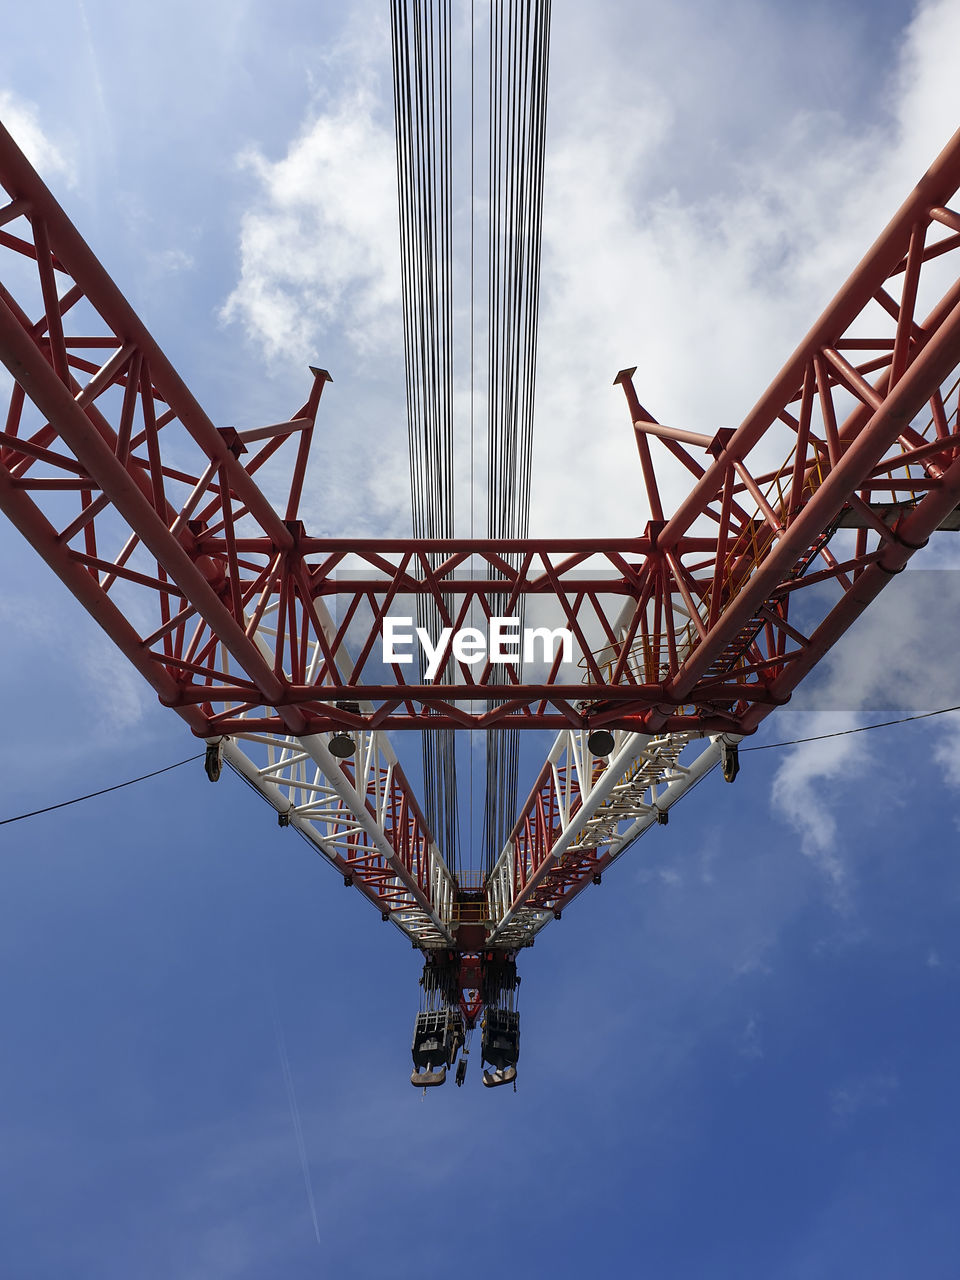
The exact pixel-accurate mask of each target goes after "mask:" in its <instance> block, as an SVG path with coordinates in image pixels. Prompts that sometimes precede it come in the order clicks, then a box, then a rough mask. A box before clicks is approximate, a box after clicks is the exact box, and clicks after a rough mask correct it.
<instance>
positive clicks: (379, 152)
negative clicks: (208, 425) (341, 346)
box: [222, 83, 400, 362]
mask: <svg viewBox="0 0 960 1280" xmlns="http://www.w3.org/2000/svg"><path fill="white" fill-rule="evenodd" d="M382 115H383V113H382V108H381V105H380V103H379V101H378V99H377V98H376V97H375V95H374V93H373V92H372V90H371V88H369V87H367V86H365V85H363V84H359V83H357V84H354V85H352V86H350V87H348V88H347V89H346V90H345V91H344V92H343V93H342V94H341V95H340V96H339V97H338V98H337V99H336V100H335V101H334V102H333V103H332V104H330V105H328V106H327V107H326V108H324V109H320V110H317V111H316V112H315V113H314V114H313V115H312V116H311V118H310V119H309V120H308V121H307V123H306V125H305V126H304V128H303V129H302V130H301V132H300V134H299V136H298V137H297V138H296V139H295V140H294V141H293V142H292V143H291V145H290V147H289V149H288V151H287V154H286V155H285V156H284V157H283V158H282V159H280V160H276V161H271V160H269V159H268V158H267V157H266V156H264V155H263V154H262V153H261V152H260V151H258V150H256V149H255V148H251V149H250V150H248V151H247V152H245V153H244V154H243V155H242V156H241V163H242V164H243V165H244V166H245V167H246V168H247V169H248V170H249V172H250V173H251V174H253V176H254V178H255V179H256V182H257V187H258V190H257V195H256V198H255V201H254V204H253V207H252V208H250V209H249V210H248V211H247V212H246V213H245V214H244V216H243V219H242V224H241V231H240V252H241V273H240V280H239V282H238V284H237V285H236V287H235V288H234V290H233V292H232V293H231V294H230V297H229V298H228V299H227V302H226V304H225V306H224V308H223V311H222V316H223V318H224V319H225V320H227V321H230V320H236V321H239V322H240V323H242V324H243V325H244V327H245V329H246V331H247V334H248V335H249V336H250V337H251V338H252V339H254V340H255V341H257V342H259V343H261V344H262V345H263V347H264V349H265V350H266V352H267V354H268V355H269V356H271V357H276V356H279V355H289V356H292V357H294V358H295V359H297V360H298V361H301V362H303V361H310V360H315V359H316V358H317V357H316V352H317V349H318V343H319V340H320V339H321V338H322V337H323V336H324V335H326V334H328V333H331V332H332V333H334V334H340V335H342V336H343V337H344V338H346V339H347V341H348V342H349V343H350V344H352V345H353V346H354V347H355V348H356V349H357V350H358V351H359V352H361V353H363V354H365V355H372V354H375V353H376V352H378V351H380V350H382V348H383V347H384V346H385V345H387V344H389V343H391V342H396V341H397V340H398V338H399V319H400V312H399V297H400V268H399V251H398V233H397V214H396V209H397V194H396V177H395V163H394V151H393V147H394V143H393V133H392V129H391V128H389V127H388V125H387V124H386V123H384V120H383V118H382Z"/></svg>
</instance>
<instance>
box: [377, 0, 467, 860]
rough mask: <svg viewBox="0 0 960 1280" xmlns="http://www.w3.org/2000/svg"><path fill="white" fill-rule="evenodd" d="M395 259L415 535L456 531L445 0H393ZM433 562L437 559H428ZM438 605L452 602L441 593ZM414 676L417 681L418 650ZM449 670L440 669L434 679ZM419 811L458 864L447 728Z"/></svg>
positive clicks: (432, 740)
mask: <svg viewBox="0 0 960 1280" xmlns="http://www.w3.org/2000/svg"><path fill="white" fill-rule="evenodd" d="M390 13H391V36H392V52H393V75H394V115H395V123H396V140H397V173H398V201H399V213H400V261H401V279H402V290H403V323H404V359H405V374H406V393H407V434H408V444H409V461H410V499H411V508H412V518H413V534H414V537H415V538H418V539H419V538H451V537H453V534H454V492H453V489H454V486H453V480H454V466H453V215H452V185H453V182H452V157H453V114H452V95H451V78H452V77H451V56H452V55H451V49H452V41H451V26H452V15H451V0H441V3H439V4H431V3H423V0H420V2H418V0H391V6H390ZM428 560H429V562H430V567H431V568H433V567H435V566H436V557H435V556H429V557H428ZM443 606H444V609H445V610H446V612H447V613H449V610H450V601H448V600H446V599H444V601H443ZM417 615H418V617H417V622H418V625H419V626H421V627H423V628H425V629H426V630H427V631H428V632H430V634H432V635H437V634H438V632H439V630H440V611H439V608H438V605H437V603H436V602H435V601H434V600H432V599H431V598H429V597H426V596H418V599H417ZM420 663H421V665H420V671H419V677H420V680H421V682H422V681H423V679H424V672H423V665H422V654H421V655H420ZM450 678H451V672H450V671H449V669H448V670H445V671H443V672H440V673H438V676H437V677H436V681H437V682H438V683H446V682H449V680H450ZM421 752H422V760H423V777H424V808H425V810H426V818H427V823H428V825H429V827H430V829H431V831H432V832H433V834H434V837H435V838H436V840H437V842H438V844H439V846H440V848H441V851H442V852H443V854H444V856H445V857H446V859H447V860H448V862H453V863H454V864H455V865H456V863H457V862H458V861H459V850H458V847H457V827H458V821H457V817H458V815H457V778H456V752H455V740H454V735H453V730H450V729H443V730H439V731H437V730H430V729H425V730H423V731H422V733H421Z"/></svg>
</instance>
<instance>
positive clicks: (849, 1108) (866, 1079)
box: [830, 1071, 900, 1124]
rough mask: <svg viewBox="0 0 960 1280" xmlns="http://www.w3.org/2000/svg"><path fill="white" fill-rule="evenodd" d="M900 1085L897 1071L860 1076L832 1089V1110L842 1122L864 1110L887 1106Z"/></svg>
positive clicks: (876, 1072)
mask: <svg viewBox="0 0 960 1280" xmlns="http://www.w3.org/2000/svg"><path fill="white" fill-rule="evenodd" d="M899 1087H900V1080H899V1079H898V1077H897V1075H896V1072H893V1071H875V1072H872V1073H871V1074H869V1075H864V1076H858V1077H856V1078H855V1079H852V1080H848V1081H846V1082H845V1083H843V1084H842V1085H838V1086H837V1087H836V1088H834V1089H831V1090H830V1110H831V1111H832V1112H833V1114H834V1116H835V1117H836V1119H837V1120H838V1121H839V1122H840V1123H841V1124H842V1123H846V1122H847V1121H850V1120H852V1119H853V1118H854V1116H857V1115H859V1114H860V1113H861V1112H862V1111H874V1110H877V1109H878V1108H881V1107H887V1106H889V1105H890V1103H891V1101H892V1100H893V1095H894V1094H895V1093H896V1091H897V1089H898V1088H899Z"/></svg>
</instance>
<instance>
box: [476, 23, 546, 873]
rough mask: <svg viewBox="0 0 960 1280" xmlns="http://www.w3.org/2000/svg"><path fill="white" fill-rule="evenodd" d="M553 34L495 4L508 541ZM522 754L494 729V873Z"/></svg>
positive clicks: (496, 259) (509, 734)
mask: <svg viewBox="0 0 960 1280" xmlns="http://www.w3.org/2000/svg"><path fill="white" fill-rule="evenodd" d="M549 36H550V0H536V2H535V3H530V2H529V0H504V2H502V3H497V2H496V0H494V2H493V3H491V7H490V81H489V113H490V151H489V183H490V200H489V209H490V222H489V230H488V263H489V265H488V293H487V311H488V344H487V345H488V355H487V366H488V401H487V448H488V453H487V537H488V538H495V539H498V540H499V539H506V538H525V537H527V536H528V534H529V529H530V478H531V461H532V453H533V403H534V390H535V381H536V350H537V324H538V313H539V300H540V257H541V227H542V209H543V164H544V143H545V137H546V104H547V78H548V69H549ZM507 558H508V559H509V560H511V561H512V567H513V568H514V569H516V568H518V567H519V559H518V558H517V557H515V556H514V557H507ZM517 612H518V613H519V622H520V628H521V632H522V628H523V608H522V604H521V605H519V606H518V609H517ZM518 668H519V663H518ZM519 756H520V740H519V731H518V730H516V729H509V730H495V731H492V732H490V733H488V734H487V739H486V800H485V806H484V836H483V851H484V870H485V871H487V872H489V871H490V870H491V869H492V868H493V865H494V863H495V862H496V859H497V858H498V857H499V854H500V851H501V850H502V848H503V847H504V844H505V843H506V840H507V837H508V835H509V833H510V830H511V828H512V827H513V824H514V821H515V818H516V807H517V777H518V772H519Z"/></svg>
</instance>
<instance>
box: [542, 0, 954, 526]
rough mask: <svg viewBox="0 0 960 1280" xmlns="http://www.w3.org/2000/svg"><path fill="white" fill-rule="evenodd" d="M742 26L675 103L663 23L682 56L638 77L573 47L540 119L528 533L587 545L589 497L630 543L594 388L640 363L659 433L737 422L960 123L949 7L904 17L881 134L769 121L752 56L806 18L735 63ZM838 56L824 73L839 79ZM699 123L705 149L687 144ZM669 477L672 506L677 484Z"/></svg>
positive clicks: (618, 476)
mask: <svg viewBox="0 0 960 1280" xmlns="http://www.w3.org/2000/svg"><path fill="white" fill-rule="evenodd" d="M678 8H682V9H683V10H684V11H685V12H687V16H688V17H691V16H692V14H693V13H695V12H698V10H697V9H696V6H695V5H693V4H687V5H684V6H678ZM743 17H744V15H743V14H740V15H739V19H738V18H737V17H736V15H734V18H733V21H732V24H731V28H730V30H729V31H728V32H726V33H718V40H719V42H720V43H719V44H718V45H716V46H715V47H713V48H712V50H711V55H712V56H711V59H710V62H709V65H707V66H706V67H704V68H703V73H704V74H703V79H702V82H701V83H700V84H699V85H698V84H696V83H692V84H689V85H686V82H684V83H685V85H686V88H688V89H689V96H685V95H684V94H679V93H676V92H674V91H673V89H674V85H673V80H674V78H675V77H676V76H677V75H678V74H679V75H680V76H681V77H682V76H683V75H684V70H683V69H684V68H685V67H686V61H687V60H686V59H685V57H684V53H683V49H682V48H681V47H680V43H679V42H680V33H679V27H680V25H681V24H680V23H679V19H678V20H677V23H676V26H677V28H678V30H677V32H675V33H674V36H675V39H676V41H677V46H676V47H673V46H672V45H671V47H670V49H669V50H668V51H664V50H662V49H661V50H659V53H660V54H661V55H664V56H659V57H657V58H656V59H654V58H653V57H650V58H647V59H646V60H645V62H644V66H643V68H642V75H640V74H631V73H632V71H633V68H631V67H628V66H627V65H626V64H625V60H626V57H627V56H628V55H627V53H626V52H625V53H624V55H623V58H624V62H623V63H621V61H620V59H619V57H618V54H617V53H616V52H612V53H611V52H607V53H606V54H605V55H604V56H603V58H602V59H601V58H600V57H599V56H596V55H595V54H593V51H592V50H591V49H590V48H589V47H588V48H587V50H586V51H585V53H584V61H585V63H586V65H585V66H584V69H583V75H582V77H581V78H580V81H579V83H580V84H581V85H582V86H583V88H582V89H581V92H580V94H579V96H577V95H568V99H569V100H567V101H565V100H563V99H561V100H560V101H559V102H557V103H556V104H554V103H552V104H551V112H552V115H551V132H550V137H549V147H548V175H547V190H546V197H545V223H544V260H545V267H544V282H543V295H544V296H543V323H542V331H541V342H540V361H539V372H538V389H539V391H538V424H539V426H538V439H537V446H536V457H535V465H534V503H535V508H534V519H533V528H534V529H535V530H537V531H539V532H551V533H552V532H556V531H557V530H558V529H563V531H565V532H574V531H576V532H580V533H596V532H597V531H598V524H599V522H600V521H599V516H600V503H601V500H602V525H603V527H604V528H605V529H606V528H610V527H611V526H614V527H615V529H616V531H617V532H622V533H628V532H636V531H638V530H639V528H640V527H642V524H643V522H644V521H645V519H646V502H645V498H644V497H643V489H642V483H641V478H640V473H639V465H638V462H637V460H636V457H635V448H634V444H633V439H632V433H631V432H630V428H629V421H628V418H627V413H626V406H625V404H624V402H623V400H622V397H621V396H620V394H619V392H614V391H613V390H612V388H611V387H610V382H611V380H612V378H613V376H614V374H615V373H616V371H617V370H618V368H621V367H624V366H627V365H633V364H636V365H637V366H638V373H637V379H636V381H637V390H638V394H639V397H640V400H641V402H642V403H644V404H645V405H646V407H647V408H648V409H650V410H651V412H653V413H654V414H655V415H656V416H658V417H661V419H662V420H663V421H665V422H667V423H668V424H670V425H675V426H687V427H692V428H693V429H695V430H699V431H703V432H706V433H707V434H711V435H712V434H713V431H714V430H715V429H716V428H717V427H718V426H721V425H736V423H737V422H739V421H740V420H741V419H742V417H743V416H744V414H745V413H746V411H747V410H748V409H749V408H750V407H751V406H752V404H753V403H754V402H755V400H756V399H757V398H758V396H759V395H760V394H761V392H762V391H763V389H764V387H765V385H766V384H767V383H768V382H769V380H770V378H771V377H772V376H773V375H774V374H775V372H776V370H777V368H778V367H779V365H780V364H782V362H783V360H784V359H785V358H786V357H787V356H788V355H789V354H790V352H791V350H792V349H793V347H794V346H795V345H796V343H797V342H798V341H799V340H800V339H801V337H802V336H803V334H804V333H805V332H806V330H807V329H808V328H809V326H810V324H811V323H812V322H813V320H814V319H815V318H816V315H817V314H818V312H819V311H820V310H821V309H822V307H823V306H824V305H825V304H826V303H827V302H828V301H829V299H830V297H831V295H832V294H833V293H834V292H835V291H836V290H837V288H838V287H839V286H840V284H841V283H842V281H843V280H844V278H845V277H846V275H847V274H848V273H849V271H850V270H851V269H852V267H853V266H854V265H855V263H856V262H857V260H858V259H859V258H860V257H861V256H862V254H863V253H864V252H865V251H866V249H867V248H868V247H869V245H870V243H871V241H872V240H873V239H874V237H875V236H876V235H877V233H878V232H879V231H880V230H881V229H882V226H883V225H884V223H885V222H886V221H887V219H888V218H889V217H891V216H892V215H893V213H894V212H895V209H896V207H897V206H898V205H899V203H900V202H901V201H902V200H903V199H904V198H905V197H906V195H907V194H908V191H909V189H910V187H911V186H912V185H913V183H915V182H916V181H917V179H918V178H919V177H920V175H921V173H922V172H923V170H924V169H925V168H926V167H927V166H928V165H929V164H930V162H931V161H932V159H933V158H934V156H935V154H936V153H937V151H938V149H939V148H940V147H941V146H942V144H943V143H944V142H945V140H946V136H947V133H948V132H949V130H948V128H947V123H948V122H949V123H951V124H952V123H954V122H955V121H956V119H957V118H958V117H960V80H958V78H957V77H956V75H955V74H953V72H952V70H951V69H950V66H949V57H948V55H947V54H946V53H945V50H948V49H950V48H953V47H955V44H956V38H957V35H958V34H960V33H958V25H960V12H958V11H957V9H956V6H954V5H950V4H947V3H943V2H942V0H941V2H940V3H936V4H931V5H928V6H925V7H924V8H923V9H922V10H921V12H920V14H919V16H918V18H917V20H916V21H915V23H914V24H913V26H912V27H911V28H910V30H909V32H908V34H907V36H906V40H905V43H904V49H905V52H904V54H903V58H902V61H901V63H900V66H899V68H898V69H896V71H895V72H894V73H892V74H891V76H890V92H889V95H888V102H889V115H888V117H887V118H886V119H884V120H880V121H877V120H876V119H872V120H870V121H869V123H868V122H865V121H864V120H862V119H854V118H845V117H843V116H842V115H840V114H839V113H838V112H837V111H836V110H823V109H820V108H819V107H817V106H816V105H814V104H815V103H816V98H815V97H814V96H813V95H808V99H807V100H806V101H794V102H793V103H792V110H790V111H785V109H784V106H783V105H782V103H780V102H778V101H777V100H776V94H777V93H778V92H779V86H775V85H774V84H772V83H767V82H766V77H765V76H764V75H763V74H762V73H761V72H760V71H759V70H758V63H759V60H760V59H759V56H758V55H759V54H760V53H762V54H764V55H766V54H767V53H768V52H770V53H771V54H772V55H773V57H774V58H775V57H776V56H777V54H778V53H779V54H780V55H782V54H783V51H784V49H786V48H789V47H791V46H792V45H793V43H794V42H795V41H798V40H799V41H801V42H802V41H803V39H804V38H809V37H811V36H812V35H815V31H814V30H813V28H814V27H815V26H816V21H817V20H816V18H815V17H813V16H811V19H810V24H806V23H803V24H797V23H796V22H795V21H794V22H792V23H790V24H788V23H787V22H786V21H785V22H784V24H783V26H782V27H780V28H779V29H776V30H774V31H771V30H769V29H768V30H767V31H765V32H764V35H765V37H766V42H767V43H766V45H765V46H764V48H763V49H761V50H758V49H757V48H756V46H752V52H751V54H750V56H749V57H748V58H746V59H745V56H744V53H743V50H742V49H737V47H736V36H737V21H738V20H739V21H742V20H743ZM808 25H809V28H810V29H809V30H808V29H807V28H808ZM768 26H769V21H768ZM798 27H799V28H800V29H799V30H798ZM671 30H672V24H670V23H668V24H667V27H666V31H667V34H666V36H665V35H663V34H661V35H659V36H658V37H657V40H658V41H659V42H660V43H663V41H664V40H665V39H667V40H669V39H670V38H671V37H670V34H669V33H670V31H671ZM773 40H776V41H777V42H778V45H777V46H776V47H775V46H774V45H773V44H772V43H771V42H772V41H773ZM828 43H830V44H832V43H833V41H832V39H831V40H830V41H828ZM578 53H579V51H578ZM854 55H856V48H855V46H853V47H852V53H851V55H850V56H851V65H850V66H849V67H842V68H836V69H835V70H836V73H837V74H853V71H854V66H853V62H852V59H853V57H854ZM567 56H569V54H568V55H567ZM591 56H593V62H592V63H591ZM629 56H631V57H632V56H635V50H632V49H631V50H630V53H629ZM857 56H858V55H857ZM563 57H564V51H563V49H561V50H560V51H559V54H558V59H557V61H558V63H560V64H561V65H563ZM678 69H679V70H678ZM568 82H572V81H568ZM811 83H812V82H811ZM768 95H769V96H768ZM787 97H788V102H789V95H787ZM731 103H733V104H734V107H733V108H732V107H731ZM674 104H676V105H674ZM737 104H740V106H739V110H740V111H741V112H742V113H743V116H747V115H748V116H749V118H750V120H751V121H752V124H753V133H752V146H751V147H750V148H747V149H739V150H737V149H735V148H733V147H732V146H731V144H730V138H729V135H728V136H727V137H723V136H722V135H720V134H719V133H718V131H717V130H716V128H715V127H714V123H713V122H714V119H715V117H717V116H718V115H719V116H723V117H725V118H726V117H729V116H730V114H731V111H732V110H734V109H736V105H737ZM698 115H699V117H700V120H701V124H702V128H701V131H700V133H701V135H702V136H698V134H697V133H691V132H690V130H691V123H692V120H693V119H694V118H696V117H697V116H698ZM761 118H762V119H763V120H764V128H763V129H762V130H760V129H757V127H756V122H757V121H758V120H759V119H761ZM741 125H742V120H741ZM678 152H679V153H681V154H679V155H678ZM698 167H699V168H700V169H701V171H702V174H703V175H704V177H703V181H702V183H701V184H698V183H697V181H696V173H697V169H698ZM661 453H663V451H661ZM666 474H667V476H668V498H667V501H666V502H665V505H666V506H667V508H668V509H669V507H670V505H671V504H672V503H675V502H676V500H677V499H678V498H679V497H680V496H681V494H682V493H683V492H685V491H686V489H687V488H688V487H689V485H688V479H687V477H686V476H685V475H684V474H683V473H682V472H680V471H679V470H675V471H674V472H673V473H671V472H670V470H669V468H668V469H667V471H666ZM612 531H613V529H611V532H612Z"/></svg>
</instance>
